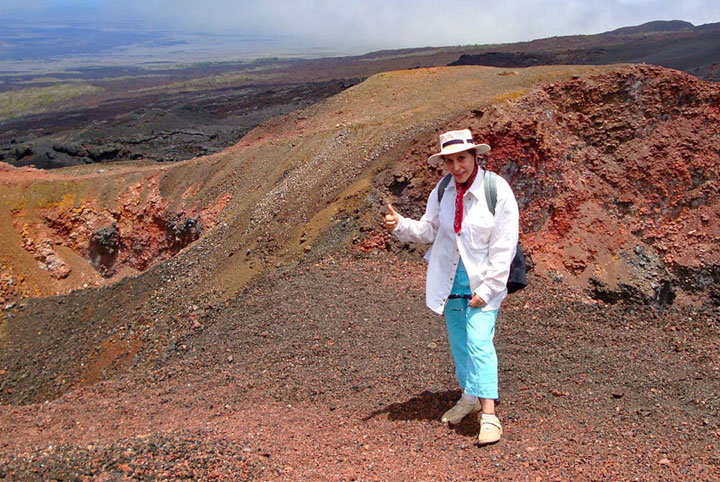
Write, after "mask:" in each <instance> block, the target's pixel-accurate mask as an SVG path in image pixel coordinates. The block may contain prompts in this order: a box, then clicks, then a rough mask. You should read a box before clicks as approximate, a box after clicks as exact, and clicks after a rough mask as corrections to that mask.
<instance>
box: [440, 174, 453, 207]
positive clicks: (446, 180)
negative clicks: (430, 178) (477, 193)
mask: <svg viewBox="0 0 720 482" xmlns="http://www.w3.org/2000/svg"><path fill="white" fill-rule="evenodd" d="M450 179H452V175H451V174H446V175H445V177H443V178H442V179H441V180H440V184H439V185H438V204H440V203H441V202H442V198H443V194H445V188H447V185H448V184H450Z"/></svg>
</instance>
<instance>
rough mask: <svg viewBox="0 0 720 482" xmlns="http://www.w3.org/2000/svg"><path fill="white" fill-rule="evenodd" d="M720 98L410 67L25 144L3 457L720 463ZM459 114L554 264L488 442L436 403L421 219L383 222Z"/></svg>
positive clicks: (436, 356) (539, 75) (12, 171)
mask: <svg viewBox="0 0 720 482" xmlns="http://www.w3.org/2000/svg"><path fill="white" fill-rule="evenodd" d="M448 99H451V101H449V100H448ZM718 99H720V88H718V86H717V85H715V84H711V83H706V82H702V81H700V80H698V79H696V78H693V77H691V76H688V75H686V74H683V73H680V72H677V71H671V70H668V69H662V68H657V67H649V66H604V67H568V66H557V67H555V66H551V67H536V68H529V69H518V70H507V69H496V68H489V67H472V66H468V67H453V68H430V69H414V70H409V71H397V72H387V73H383V74H378V75H375V76H373V77H371V78H369V79H368V80H366V81H365V82H363V83H360V84H358V85H356V86H353V87H351V88H349V89H347V90H345V91H343V92H341V93H339V94H337V95H335V96H333V97H331V98H329V99H327V100H326V101H324V102H321V103H319V104H316V105H314V106H312V107H309V108H306V109H303V110H300V111H297V112H294V113H291V114H288V115H286V116H284V117H279V118H275V119H273V120H271V121H268V122H265V123H264V124H263V125H261V126H259V127H258V128H256V129H254V130H253V131H251V132H250V133H249V134H247V135H246V136H245V137H243V138H242V139H241V140H240V142H238V143H237V144H236V145H234V146H233V147H231V148H229V149H227V150H225V151H223V152H221V153H217V154H214V155H211V156H207V157H201V158H197V159H192V160H188V161H182V162H178V163H173V164H156V163H151V162H136V163H118V164H112V165H108V166H106V167H104V169H105V170H104V172H98V168H97V166H79V167H73V168H64V169H59V170H53V171H51V172H45V171H38V170H32V169H27V168H25V169H17V168H12V167H5V168H4V171H3V174H4V175H3V176H2V178H1V179H2V180H1V181H0V199H1V200H2V209H1V210H0V214H1V215H2V216H3V217H4V219H3V223H2V224H1V225H2V226H3V227H2V229H3V230H4V231H3V233H2V236H0V240H1V241H0V243H1V244H0V263H2V264H3V274H4V275H7V276H9V278H4V279H3V280H2V284H0V286H2V288H3V296H4V297H5V302H6V303H7V304H8V305H9V306H8V307H7V308H6V309H4V310H3V311H2V315H1V316H2V321H1V324H0V370H1V373H0V400H2V401H3V402H4V403H5V404H6V405H3V406H0V416H2V417H3V420H5V421H6V423H7V426H8V427H10V430H8V431H5V432H4V433H5V434H4V435H2V436H0V437H1V438H0V460H2V461H3V464H2V465H1V466H2V467H3V469H2V470H3V471H4V472H3V473H2V474H0V475H3V474H4V475H5V476H7V477H9V478H11V479H12V478H15V479H16V480H23V479H27V478H28V477H29V476H30V477H36V476H37V478H40V479H43V478H51V477H61V478H62V477H65V478H68V477H80V476H83V475H84V476H88V477H91V476H101V475H102V474H104V476H108V477H122V476H123V475H125V476H134V477H161V476H163V475H169V476H174V477H196V478H197V477H201V478H207V477H211V476H217V477H218V478H221V479H223V480H231V479H233V478H237V477H247V478H265V479H268V478H275V477H277V478H286V479H302V478H315V477H319V478H343V479H351V478H353V477H355V478H373V477H377V478H381V479H383V478H390V479H403V478H407V477H410V476H418V474H422V475H421V477H427V478H440V479H443V478H445V479H456V478H460V477H464V478H467V477H473V476H477V474H478V473H482V474H485V473H488V474H493V475H504V476H506V477H510V478H533V479H534V478H535V477H541V478H570V477H572V478H576V479H578V480H595V479H597V478H618V477H625V476H628V477H631V478H634V477H638V479H639V480H649V476H650V475H649V474H653V476H654V472H652V471H651V470H650V469H651V468H652V469H657V470H662V471H664V472H663V473H664V474H666V475H667V478H668V479H672V480H680V479H682V478H685V479H686V480H712V479H713V477H714V475H717V471H718V460H717V457H716V456H714V455H713V453H714V452H713V447H714V445H713V444H716V443H717V436H718V430H720V418H719V416H720V414H718V411H717V407H718V403H717V402H718V400H717V394H718V393H720V377H719V376H718V372H719V371H720V366H719V359H718V351H717V348H718V346H717V340H718V325H717V323H716V322H714V321H713V320H714V319H715V318H716V315H717V300H718V297H717V292H716V291H714V289H715V288H714V286H715V285H716V282H717V269H718V268H717V266H718V259H717V256H718V255H717V253H718V249H717V247H718V246H717V244H718V239H719V235H720V233H717V229H718V228H717V226H718V223H717V218H718V215H719V213H720V207H719V205H718V191H717V178H718V172H717V169H718V163H717V149H716V145H717V131H716V129H715V127H714V126H716V125H717V121H718V118H717V116H718V115H719V114H720V112H719V111H718V105H719V101H718ZM464 126H471V127H472V128H473V129H474V130H475V131H476V132H477V133H478V137H480V138H482V139H486V140H488V141H489V143H490V144H492V145H493V147H494V149H493V151H491V153H490V156H489V157H488V160H487V162H488V165H489V166H490V167H491V168H493V169H494V170H496V171H498V172H500V173H502V174H503V175H504V176H506V177H507V178H508V179H509V180H510V182H511V184H512V185H513V187H514V189H515V192H516V194H517V197H518V200H519V202H520V205H521V207H522V230H523V234H522V240H523V244H524V245H525V246H526V247H527V248H528V253H529V257H530V260H531V262H532V265H533V267H534V270H533V274H532V278H531V288H530V289H529V291H527V292H523V293H522V294H520V295H517V296H514V297H512V299H510V300H509V303H508V306H507V308H506V310H505V312H504V314H503V321H502V323H501V327H502V329H501V332H502V334H501V335H500V336H501V337H504V338H502V339H501V340H499V343H501V345H500V346H501V348H500V350H501V353H502V354H503V356H504V358H503V360H504V361H503V362H501V367H502V370H503V371H502V374H501V377H502V379H503V380H505V382H504V383H505V387H506V388H505V389H504V390H506V392H505V393H506V394H507V398H506V399H505V398H504V399H503V404H502V405H501V408H502V414H503V415H502V416H504V417H506V420H507V422H508V423H507V427H508V434H509V435H508V439H507V442H503V443H502V444H500V445H498V446H497V447H495V448H493V449H491V451H479V450H477V448H476V447H473V446H472V440H473V438H472V437H473V434H474V432H476V430H477V423H476V422H474V421H468V422H467V423H463V424H461V425H460V426H459V427H458V428H457V429H456V430H450V431H448V430H447V429H446V428H444V427H441V426H440V425H439V423H438V422H436V418H437V416H439V414H440V413H442V410H443V407H445V406H446V405H447V404H448V403H451V400H452V399H453V398H454V397H455V396H456V395H457V394H456V393H455V391H454V385H453V382H452V378H451V370H450V365H449V363H450V358H449V355H448V353H447V346H446V342H445V339H444V335H443V328H442V323H441V322H440V321H439V319H438V318H436V317H434V316H431V314H430V313H429V312H428V311H427V310H426V309H425V308H424V306H423V303H422V287H423V282H422V280H423V269H424V266H423V263H422V261H421V260H420V255H419V253H418V251H420V250H421V249H423V248H421V247H417V246H405V245H402V244H400V243H397V242H396V241H393V240H391V239H390V237H389V236H388V235H387V234H385V233H383V232H382V231H381V230H380V228H379V223H380V216H381V215H382V213H383V204H384V202H385V201H388V200H392V201H394V204H395V205H396V206H397V208H398V210H400V211H401V212H403V213H405V214H408V215H414V216H417V215H419V214H420V213H421V212H422V209H423V206H424V203H425V202H426V200H427V194H428V192H429V191H430V189H431V188H432V186H433V184H434V183H435V182H436V181H437V179H438V178H439V177H440V174H441V173H440V171H439V170H437V169H431V168H429V167H428V166H427V165H426V162H425V160H426V158H427V154H428V153H429V152H431V151H434V150H435V148H436V142H437V140H436V139H437V133H438V132H440V131H443V130H446V129H447V128H449V127H464ZM688 236H692V239H693V242H692V243H688V242H686V241H687V239H688ZM707 280H710V281H709V282H707ZM84 284H87V285H88V287H87V288H83V285H84ZM616 301H620V302H619V303H616V304H614V303H615V302H616ZM503 397H505V395H503ZM45 400H47V401H48V402H47V403H44V401H45ZM668 427H672V429H668ZM669 430H672V432H669ZM668 433H671V434H672V436H668ZM458 458H462V459H463V460H467V464H463V465H458V464H457V463H456V461H457V460H458ZM33 474H34V475H33Z"/></svg>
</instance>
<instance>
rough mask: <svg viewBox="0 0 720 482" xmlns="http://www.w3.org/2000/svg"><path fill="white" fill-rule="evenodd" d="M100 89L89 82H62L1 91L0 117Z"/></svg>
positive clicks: (8, 116)
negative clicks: (47, 85)
mask: <svg viewBox="0 0 720 482" xmlns="http://www.w3.org/2000/svg"><path fill="white" fill-rule="evenodd" d="M102 90H103V89H102V88H100V87H95V86H93V85H90V84H71V83H64V84H57V85H53V86H50V87H30V88H27V89H20V90H13V91H10V92H3V93H1V94H0V119H9V118H11V117H17V116H20V115H24V114H29V113H36V112H41V111H43V110H44V109H45V108H46V107H48V106H50V105H52V104H56V103H58V102H63V101H66V100H69V99H72V98H73V97H78V96H81V95H88V94H96V93H98V92H101V91H102Z"/></svg>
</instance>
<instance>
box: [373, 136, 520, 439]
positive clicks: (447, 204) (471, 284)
mask: <svg viewBox="0 0 720 482" xmlns="http://www.w3.org/2000/svg"><path fill="white" fill-rule="evenodd" d="M489 150H490V146H488V145H487V144H475V142H474V141H473V139H472V133H471V132H470V130H468V129H464V130H457V131H450V132H446V133H444V134H442V135H440V152H439V153H437V154H434V155H432V156H430V158H429V159H428V162H429V163H430V164H437V163H438V162H439V161H440V160H442V161H443V162H444V163H445V167H446V168H447V170H448V171H449V173H450V174H451V175H452V179H451V180H450V182H448V183H447V184H446V187H445V189H444V193H443V195H442V196H439V195H438V190H439V189H440V184H438V185H437V186H435V189H433V191H432V192H431V193H430V197H429V198H428V203H427V207H426V209H425V214H424V215H423V217H422V218H420V220H419V221H416V220H413V219H409V218H405V217H403V216H401V215H399V214H398V213H397V212H395V210H394V209H393V207H392V205H390V204H388V210H389V214H387V215H386V216H385V228H386V229H388V230H389V231H392V233H393V234H395V236H397V238H398V239H399V240H400V241H405V242H415V243H432V247H431V248H430V251H429V252H428V254H427V255H426V256H425V257H426V259H427V260H428V272H427V280H426V291H425V299H426V304H427V306H428V307H429V308H430V309H431V310H433V311H434V312H436V313H437V314H444V315H445V321H446V325H447V330H448V340H449V344H450V349H451V351H452V354H453V358H454V361H455V374H456V376H457V380H458V383H459V384H460V388H461V389H462V396H461V398H460V400H458V402H457V403H456V404H455V406H454V407H452V408H451V409H450V410H448V411H447V412H445V414H443V416H442V419H441V420H442V421H443V422H444V423H450V424H456V423H459V422H460V421H461V420H462V419H463V418H464V417H465V416H467V415H469V414H470V413H475V412H482V415H481V420H480V433H479V434H478V441H479V443H480V444H481V445H486V444H490V443H495V442H497V441H499V440H500V437H501V436H502V425H501V424H500V420H499V419H498V417H497V415H496V414H495V400H496V399H497V398H498V381H497V356H496V354H495V347H494V345H493V336H494V334H495V320H496V319H497V314H498V310H499V309H500V304H501V303H502V301H503V299H504V298H505V296H506V295H507V289H506V283H507V279H508V275H509V272H510V263H511V262H512V259H513V256H514V255H515V249H516V246H517V242H518V207H517V202H516V201H515V196H514V195H513V192H512V190H511V189H510V186H509V185H508V183H507V182H505V180H503V179H502V178H501V177H500V176H497V203H496V206H495V215H494V216H493V214H492V213H491V212H490V209H489V208H488V204H487V201H486V197H485V192H484V175H485V171H484V169H482V168H481V167H480V166H479V165H478V162H477V160H478V156H480V155H481V154H484V153H486V152H488V151H489Z"/></svg>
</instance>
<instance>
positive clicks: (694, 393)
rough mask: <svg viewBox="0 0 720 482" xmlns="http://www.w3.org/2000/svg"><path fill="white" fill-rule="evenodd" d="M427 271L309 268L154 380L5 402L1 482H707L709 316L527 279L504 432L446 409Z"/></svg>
mask: <svg viewBox="0 0 720 482" xmlns="http://www.w3.org/2000/svg"><path fill="white" fill-rule="evenodd" d="M423 277H424V265H423V263H422V262H421V261H418V260H414V259H412V260H407V259H403V257H402V256H396V255H393V254H380V255H377V256H367V257H339V258H326V259H325V260H323V261H322V262H320V263H313V262H311V261H309V260H308V261H306V262H305V263H302V264H300V265H299V266H297V267H296V268H294V269H292V270H289V271H284V272H280V273H277V274H274V275H271V276H270V277H268V278H265V279H263V280H261V281H258V282H256V283H254V284H252V285H251V286H249V287H248V288H247V289H246V290H245V291H244V292H243V293H242V294H241V295H240V296H238V297H237V298H236V299H234V300H231V301H229V302H227V303H226V304H225V305H224V307H223V309H221V310H216V311H213V312H212V313H213V314H212V315H211V316H208V317H206V318H205V319H204V320H203V325H202V326H201V327H198V328H197V329H196V330H195V332H194V333H193V334H191V335H190V336H188V337H186V338H185V339H183V340H180V341H179V342H178V350H177V351H176V352H175V353H174V354H173V356H171V357H170V358H169V359H168V360H166V362H165V363H164V364H163V365H162V366H159V367H157V368H156V369H153V370H151V371H147V372H144V373H134V374H126V375H123V376H121V377H117V378H114V379H112V380H109V381H104V382H100V383H99V384H96V385H94V386H92V387H84V388H80V389H77V390H74V391H71V392H69V393H67V394H65V395H64V396H62V397H61V398H59V399H56V400H54V401H50V402H47V403H38V404H32V405H25V406H12V405H4V406H1V407H0V416H2V419H3V421H4V425H5V430H3V431H2V434H1V435H0V467H1V468H0V477H3V478H5V479H7V480H53V479H55V480H120V479H127V478H129V479H135V480H161V479H182V478H185V479H200V478H202V479H212V478H215V479H217V480H237V479H285V480H306V479H310V478H311V479H318V480H404V479H409V478H414V479H420V480H457V479H461V478H462V479H486V478H490V477H498V476H500V477H502V478H504V479H509V480H567V479H570V478H573V479H576V480H610V479H612V480H717V477H718V476H720V457H718V455H717V454H718V450H717V447H718V444H720V417H719V415H720V414H719V413H718V406H719V403H718V402H720V400H719V399H718V394H719V393H720V375H719V370H720V357H719V356H718V348H720V343H719V342H718V340H719V339H720V337H719V336H718V335H719V333H718V332H719V331H720V327H719V326H718V324H717V322H716V321H715V319H716V318H717V313H716V312H715V313H714V312H712V311H708V310H705V311H702V310H678V309H672V308H670V309H658V308H651V307H641V306H629V305H623V304H616V305H605V304H603V303H599V302H594V301H591V300H589V299H587V298H586V297H585V296H584V295H582V294H580V293H578V292H575V291H571V290H570V289H568V288H567V287H565V286H564V285H563V284H561V283H557V282H553V281H548V280H545V279H543V278H539V277H531V285H530V288H528V289H527V290H525V291H523V292H521V293H519V294H516V295H513V296H511V297H509V298H508V300H507V302H506V304H505V305H504V310H503V313H502V315H501V318H500V321H499V324H498V331H497V337H496V343H497V348H498V351H499V357H500V384H501V398H502V401H501V404H500V405H499V407H498V414H499V416H500V417H501V419H502V420H503V423H504V427H505V435H504V438H503V440H502V441H501V442H500V443H499V444H496V445H494V446H490V447H485V448H480V447H478V446H477V445H476V443H475V437H476V434H477V431H478V429H479V424H478V422H477V419H476V417H468V419H466V420H465V421H463V422H462V423H461V424H459V425H458V426H456V427H452V428H448V427H446V426H444V425H443V424H441V423H440V422H439V417H440V415H441V414H442V412H443V411H444V410H445V409H447V408H448V407H449V406H451V405H452V403H453V402H454V400H455V398H456V397H457V396H458V395H459V392H458V391H457V390H456V387H455V384H454V380H453V376H452V365H451V364H452V361H451V357H450V354H449V350H448V347H447V342H446V338H445V332H444V327H443V321H442V318H439V317H437V316H435V315H433V314H432V313H431V312H430V311H429V310H427V309H426V308H425V307H424V302H423V287H424V283H423Z"/></svg>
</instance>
